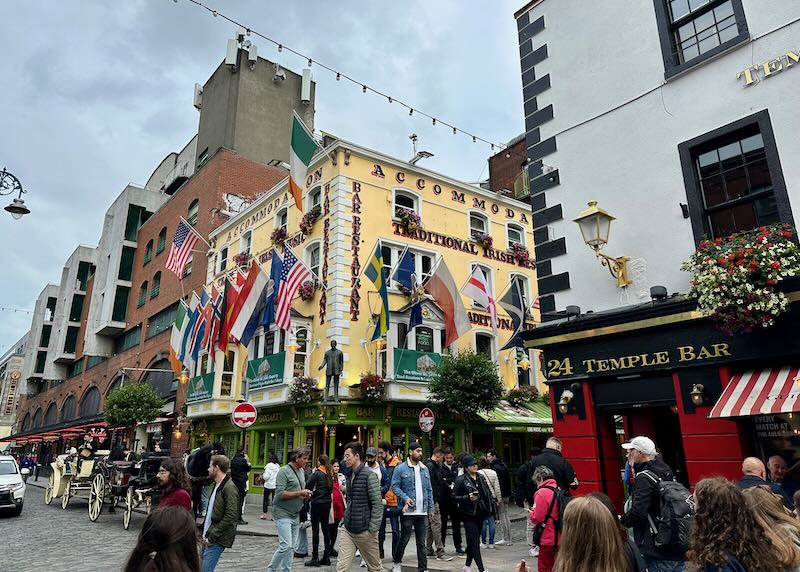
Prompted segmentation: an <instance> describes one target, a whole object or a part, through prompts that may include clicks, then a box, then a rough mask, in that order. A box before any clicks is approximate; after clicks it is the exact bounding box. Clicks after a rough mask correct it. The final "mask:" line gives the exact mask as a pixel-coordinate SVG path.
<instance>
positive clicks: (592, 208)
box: [573, 201, 631, 288]
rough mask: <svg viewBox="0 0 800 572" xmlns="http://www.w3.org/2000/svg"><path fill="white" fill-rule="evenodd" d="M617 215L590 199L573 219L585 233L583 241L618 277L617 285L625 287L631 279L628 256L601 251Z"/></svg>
mask: <svg viewBox="0 0 800 572" xmlns="http://www.w3.org/2000/svg"><path fill="white" fill-rule="evenodd" d="M614 218H615V217H613V216H611V215H610V214H608V213H607V212H606V211H604V210H603V209H601V208H600V207H598V206H597V201H589V204H588V208H587V209H586V210H584V211H583V212H581V213H580V214H578V216H577V218H575V219H573V220H574V222H576V223H578V227H580V229H581V235H583V241H584V242H585V243H586V244H587V245H589V247H590V248H591V249H592V250H594V253H595V255H596V256H597V258H598V259H600V264H601V265H603V266H606V267H607V268H608V270H609V272H610V273H611V276H613V277H614V278H616V279H617V287H619V288H625V287H626V286H627V285H628V284H630V283H631V281H630V280H629V279H628V260H630V258H628V257H627V256H616V257H614V256H608V255H607V254H604V253H603V252H601V251H602V250H603V247H604V246H605V245H606V244H608V235H609V233H610V232H611V221H612V220H614Z"/></svg>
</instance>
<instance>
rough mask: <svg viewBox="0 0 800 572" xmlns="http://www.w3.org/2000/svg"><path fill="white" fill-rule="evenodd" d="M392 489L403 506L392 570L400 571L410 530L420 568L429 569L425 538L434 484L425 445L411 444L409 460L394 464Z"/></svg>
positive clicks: (431, 513)
mask: <svg viewBox="0 0 800 572" xmlns="http://www.w3.org/2000/svg"><path fill="white" fill-rule="evenodd" d="M392 492H393V493H394V494H395V496H397V504H398V506H401V507H403V512H402V515H401V516H400V529H401V532H400V544H399V545H398V546H397V550H396V551H395V553H394V554H392V563H393V565H392V572H401V570H402V566H401V563H402V561H403V553H404V552H405V550H406V545H407V544H408V540H409V539H410V538H411V529H412V528H413V529H414V535H415V537H416V541H417V570H419V572H424V571H425V570H427V569H428V554H427V552H426V549H425V540H426V538H427V536H428V519H429V518H433V516H434V506H433V487H432V486H431V476H430V473H429V472H428V467H426V466H425V464H424V463H423V462H422V445H420V444H419V443H411V445H409V447H408V460H407V461H406V462H405V463H401V464H399V465H397V467H395V470H394V474H393V475H392Z"/></svg>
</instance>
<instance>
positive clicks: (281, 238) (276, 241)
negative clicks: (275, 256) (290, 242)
mask: <svg viewBox="0 0 800 572" xmlns="http://www.w3.org/2000/svg"><path fill="white" fill-rule="evenodd" d="M287 236H288V234H287V233H286V229H285V228H283V227H282V226H279V227H278V228H276V229H275V230H273V231H272V234H270V235H269V238H270V240H271V241H272V244H273V245H274V246H283V243H284V242H286V237H287Z"/></svg>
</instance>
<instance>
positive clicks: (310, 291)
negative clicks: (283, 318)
mask: <svg viewBox="0 0 800 572" xmlns="http://www.w3.org/2000/svg"><path fill="white" fill-rule="evenodd" d="M315 291H316V287H315V286H314V282H313V281H312V280H306V281H305V282H303V283H302V284H300V287H299V288H298V289H297V292H298V293H299V294H300V298H301V299H302V300H303V301H305V302H308V301H309V300H313V298H314V292H315Z"/></svg>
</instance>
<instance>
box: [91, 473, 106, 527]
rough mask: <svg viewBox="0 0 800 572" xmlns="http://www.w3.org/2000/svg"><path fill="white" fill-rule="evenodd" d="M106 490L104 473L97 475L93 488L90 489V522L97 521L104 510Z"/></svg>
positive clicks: (93, 480) (93, 481)
mask: <svg viewBox="0 0 800 572" xmlns="http://www.w3.org/2000/svg"><path fill="white" fill-rule="evenodd" d="M105 488H106V480H105V478H104V477H103V473H97V474H96V475H95V476H94V478H93V479H92V487H91V489H89V520H91V521H92V522H94V521H96V520H97V519H98V518H99V517H100V513H101V512H102V510H103V493H104V492H105Z"/></svg>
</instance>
